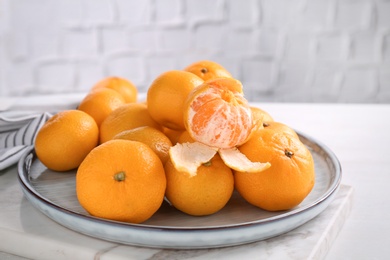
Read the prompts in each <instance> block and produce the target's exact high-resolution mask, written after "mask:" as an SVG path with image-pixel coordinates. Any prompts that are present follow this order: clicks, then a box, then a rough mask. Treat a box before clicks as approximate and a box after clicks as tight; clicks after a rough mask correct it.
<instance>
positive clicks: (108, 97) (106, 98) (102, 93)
mask: <svg viewBox="0 0 390 260" xmlns="http://www.w3.org/2000/svg"><path fill="white" fill-rule="evenodd" d="M124 104H125V100H124V98H123V97H122V95H121V94H119V93H118V92H117V91H115V90H112V89H109V88H101V89H96V90H94V91H92V92H89V93H88V94H87V95H86V96H85V97H84V99H83V100H82V101H81V103H80V104H79V107H78V109H79V110H81V111H84V112H86V113H87V114H89V115H90V116H92V117H93V118H94V119H95V121H96V124H97V125H98V126H100V124H101V123H102V122H103V120H104V119H106V117H107V116H108V115H109V114H111V112H112V111H114V110H115V109H117V108H118V107H120V106H122V105H124Z"/></svg>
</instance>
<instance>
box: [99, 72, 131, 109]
mask: <svg viewBox="0 0 390 260" xmlns="http://www.w3.org/2000/svg"><path fill="white" fill-rule="evenodd" d="M101 88H110V89H113V90H115V91H117V92H118V93H119V94H121V95H122V97H123V98H124V100H125V102H126V103H131V102H136V101H137V95H138V90H137V88H136V86H135V85H134V84H133V83H132V82H130V81H129V80H127V79H124V78H120V77H108V78H105V79H102V80H101V81H99V82H98V83H96V84H95V85H94V86H93V87H92V89H91V91H94V90H96V89H101Z"/></svg>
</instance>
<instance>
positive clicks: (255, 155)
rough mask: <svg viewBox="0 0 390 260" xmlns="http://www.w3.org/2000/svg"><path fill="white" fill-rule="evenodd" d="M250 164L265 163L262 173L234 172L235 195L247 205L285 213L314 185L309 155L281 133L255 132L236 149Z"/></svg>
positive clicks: (301, 146) (294, 139) (304, 147)
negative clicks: (265, 167)
mask: <svg viewBox="0 0 390 260" xmlns="http://www.w3.org/2000/svg"><path fill="white" fill-rule="evenodd" d="M239 150H240V151H241V152H242V153H243V154H245V155H246V156H247V157H248V158H249V159H250V160H251V161H267V162H270V163H271V167H269V168H268V169H266V170H263V171H262V172H254V173H248V172H241V171H235V172H234V181H235V187H236V189H237V191H238V192H239V193H240V194H241V196H242V197H243V198H244V199H245V200H246V201H248V202H249V203H250V204H252V205H254V206H257V207H260V208H262V209H265V210H268V211H279V210H288V209H291V208H293V207H295V206H297V205H298V204H300V203H301V202H302V201H303V199H304V198H305V197H306V196H307V195H308V194H309V193H310V191H311V190H312V188H313V186H314V182H315V173H314V161H313V157H312V155H311V153H310V151H309V150H308V149H307V148H306V146H305V145H304V144H303V143H302V142H301V141H299V140H298V139H297V138H295V137H292V136H291V135H290V134H284V133H283V132H278V131H270V130H264V129H261V130H258V131H256V132H255V133H254V134H253V136H252V137H251V139H249V140H248V142H246V143H245V144H243V145H241V146H240V147H239Z"/></svg>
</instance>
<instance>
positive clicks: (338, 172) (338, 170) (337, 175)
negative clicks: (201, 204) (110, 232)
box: [18, 131, 342, 248]
mask: <svg viewBox="0 0 390 260" xmlns="http://www.w3.org/2000/svg"><path fill="white" fill-rule="evenodd" d="M296 132H297V134H298V135H299V137H300V138H303V139H305V141H306V142H310V143H311V144H312V145H316V146H318V147H319V148H320V150H322V152H324V153H325V154H326V156H327V158H329V159H330V162H331V164H332V165H333V167H334V172H332V173H333V174H334V181H333V182H332V183H331V185H330V187H329V188H328V189H327V190H326V191H325V192H324V193H323V194H322V195H321V196H320V197H318V198H316V199H315V200H314V201H313V202H311V203H309V204H308V205H305V206H304V207H300V208H296V209H292V210H289V211H286V212H284V213H282V214H279V215H276V216H272V217H269V218H265V219H259V220H253V221H246V222H242V223H235V224H225V225H213V226H207V227H181V226H162V225H148V224H142V223H141V224H134V223H127V222H120V221H114V220H109V219H103V218H98V217H95V216H91V215H85V214H82V213H80V212H76V211H73V210H70V209H67V208H64V207H61V206H60V205H57V204H56V203H54V202H52V201H50V200H49V199H47V198H45V197H44V196H43V195H41V194H40V193H39V192H37V191H36V190H35V189H34V188H33V187H32V186H31V185H30V183H29V182H28V178H27V176H28V173H27V167H26V163H27V162H28V160H30V162H32V160H33V159H34V156H35V157H36V155H35V151H34V146H30V147H29V148H28V149H27V150H26V152H25V153H24V154H23V156H22V157H21V159H20V160H19V163H18V179H19V182H20V184H21V186H22V190H23V192H28V193H29V195H32V196H34V198H35V199H36V200H38V201H39V202H40V203H43V204H44V205H45V206H47V207H50V208H51V209H54V210H56V211H60V212H62V213H64V214H67V215H70V216H72V217H77V218H81V219H82V220H85V221H93V222H94V223H98V224H102V225H104V226H106V225H108V226H113V227H124V228H128V229H134V230H142V231H166V232H179V233H182V232H185V233H189V232H210V231H215V230H226V229H229V230H234V229H239V228H250V227H253V226H260V225H265V224H271V223H275V222H278V221H283V220H285V219H287V218H289V217H291V216H299V215H301V214H304V213H305V212H307V211H309V210H312V209H313V208H315V207H316V206H317V205H319V204H322V203H324V202H326V201H328V199H329V198H330V197H332V195H334V194H335V193H336V191H337V190H338V188H339V187H340V183H341V179H342V167H341V164H340V161H339V160H338V158H337V156H336V155H335V153H334V152H333V151H332V150H331V149H329V148H328V147H327V146H326V145H325V144H323V143H322V142H319V141H318V140H316V139H314V138H312V137H311V136H308V135H306V134H303V133H301V132H299V131H296ZM305 145H306V146H307V144H305ZM29 156H32V157H31V158H30V159H28V157H29ZM35 159H37V158H35ZM27 198H28V196H27ZM29 200H30V199H29ZM328 203H330V201H328ZM32 204H34V203H32ZM34 207H36V206H35V204H34ZM326 207H327V205H326V206H325V207H324V208H323V209H322V210H321V211H320V212H318V213H316V214H315V215H314V216H312V217H311V218H310V219H312V218H314V217H315V216H317V215H318V214H319V213H321V212H322V211H323V210H324V209H325V208H326ZM39 210H40V211H42V210H41V209H39ZM43 213H44V214H45V215H47V214H46V213H45V212H43ZM49 217H50V218H52V217H51V216H49ZM52 219H53V218H52ZM310 219H308V220H306V221H305V222H304V223H306V222H307V221H309V220H310ZM55 222H56V223H58V224H61V225H63V224H62V223H60V222H58V221H57V220H55ZM68 228H70V229H73V228H71V227H68ZM73 230H75V229H73ZM76 231H78V232H80V233H84V232H81V231H79V230H76ZM286 232H287V231H286ZM84 234H85V233H84ZM87 235H90V234H88V233H87ZM90 236H93V235H90ZM98 238H99V237H98ZM105 240H109V239H105ZM131 244H134V243H131ZM142 245H143V244H142ZM144 246H148V247H153V246H150V245H144ZM214 247H215V246H214ZM173 248H176V247H173ZM190 248H192V247H190ZM203 248H204V247H203Z"/></svg>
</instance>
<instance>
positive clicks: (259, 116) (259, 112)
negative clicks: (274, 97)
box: [250, 106, 274, 122]
mask: <svg viewBox="0 0 390 260" xmlns="http://www.w3.org/2000/svg"><path fill="white" fill-rule="evenodd" d="M250 108H251V110H252V115H253V120H257V121H258V120H260V121H261V122H273V121H274V119H273V118H272V116H271V115H270V114H269V113H268V112H267V111H265V110H263V109H261V108H258V107H253V106H251V107H250Z"/></svg>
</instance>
